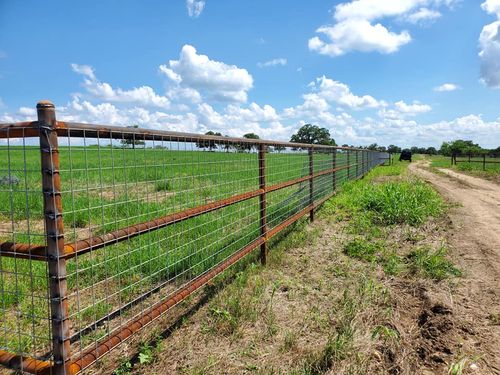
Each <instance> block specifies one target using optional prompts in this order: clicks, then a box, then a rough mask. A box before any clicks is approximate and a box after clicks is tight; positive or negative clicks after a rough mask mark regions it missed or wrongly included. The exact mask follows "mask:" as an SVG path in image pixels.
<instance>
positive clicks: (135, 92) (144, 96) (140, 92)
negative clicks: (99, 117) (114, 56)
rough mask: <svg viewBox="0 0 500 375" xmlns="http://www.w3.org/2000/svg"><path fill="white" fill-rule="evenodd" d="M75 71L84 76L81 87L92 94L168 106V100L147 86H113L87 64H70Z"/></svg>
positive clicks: (102, 97)
mask: <svg viewBox="0 0 500 375" xmlns="http://www.w3.org/2000/svg"><path fill="white" fill-rule="evenodd" d="M71 68H72V69H73V71H74V72H75V73H78V74H81V75H83V76H84V81H83V87H84V88H85V89H86V91H87V93H89V94H91V95H92V96H94V97H96V98H99V99H102V100H105V101H108V102H117V103H136V104H141V105H145V106H152V107H160V108H168V107H169V105H170V100H169V99H168V98H167V97H165V96H161V95H158V94H156V93H155V91H154V90H153V89H152V88H151V87H149V86H141V87H136V88H133V89H131V90H123V89H121V88H116V89H115V88H113V87H112V86H111V85H110V84H109V83H106V82H101V81H99V80H98V79H97V77H96V75H95V72H94V69H93V68H92V67H91V66H89V65H78V64H71Z"/></svg>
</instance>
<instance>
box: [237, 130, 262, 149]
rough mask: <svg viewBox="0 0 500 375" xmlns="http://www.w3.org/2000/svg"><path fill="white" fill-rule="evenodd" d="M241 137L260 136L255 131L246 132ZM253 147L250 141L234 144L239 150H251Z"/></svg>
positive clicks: (252, 137)
mask: <svg viewBox="0 0 500 375" xmlns="http://www.w3.org/2000/svg"><path fill="white" fill-rule="evenodd" d="M243 138H247V139H260V137H259V136H258V135H257V134H255V133H247V134H243ZM253 147H254V145H252V144H251V143H242V144H239V145H237V146H236V148H237V149H238V150H239V151H245V150H246V151H249V152H250V151H251V150H252V148H253Z"/></svg>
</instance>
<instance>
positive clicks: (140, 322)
mask: <svg viewBox="0 0 500 375" xmlns="http://www.w3.org/2000/svg"><path fill="white" fill-rule="evenodd" d="M262 243H264V239H263V238H262V237H259V238H258V239H256V240H254V241H253V242H251V243H250V244H248V245H247V246H245V247H244V248H242V249H241V250H239V251H237V252H236V253H234V254H233V255H231V256H230V257H229V258H228V259H226V260H225V261H224V262H222V263H220V264H219V265H217V266H215V267H214V268H212V269H211V270H210V271H208V272H206V273H205V274H203V275H201V276H198V277H197V278H196V279H194V280H192V281H190V282H189V283H187V284H186V285H185V286H184V287H182V288H181V289H180V290H179V291H178V292H177V293H175V294H174V295H172V296H171V297H170V298H168V299H167V300H165V301H163V302H160V303H158V304H156V305H154V306H153V307H152V308H150V309H149V310H147V311H145V312H144V313H143V315H141V317H139V318H138V319H136V320H135V321H133V322H131V323H130V324H128V325H127V327H123V328H121V329H120V330H118V331H117V332H115V333H113V334H111V335H110V336H109V337H108V338H107V339H106V340H104V341H102V342H100V343H99V344H98V345H97V346H96V347H95V348H94V347H93V348H92V349H90V350H89V351H87V352H86V353H84V354H82V355H81V356H80V357H79V359H77V360H75V361H74V362H72V363H71V365H70V366H71V368H72V369H75V370H76V369H78V371H81V370H83V369H85V368H86V367H88V366H90V365H91V364H92V363H94V362H95V361H96V360H97V359H99V358H101V357H102V356H103V355H105V354H106V353H108V352H109V351H110V350H111V349H113V348H114V347H116V346H117V345H118V344H120V343H121V342H123V341H125V340H126V339H128V338H129V337H130V336H131V335H132V334H134V333H135V332H137V331H139V330H140V329H142V328H143V327H145V326H146V325H148V324H149V323H150V322H151V321H153V320H154V319H156V318H158V317H159V316H160V315H162V314H163V313H165V312H166V311H167V310H169V309H170V308H172V307H173V306H175V305H177V304H178V303H179V302H181V301H182V300H184V299H185V298H186V297H188V296H190V295H191V294H192V293H193V292H195V291H196V290H198V289H199V288H201V287H202V286H203V285H205V284H206V283H207V282H208V281H210V280H211V279H213V278H214V277H215V276H217V275H218V274H220V273H221V272H222V271H224V270H226V269H227V268H229V267H230V266H232V265H233V264H234V263H236V262H237V261H239V260H240V259H241V258H243V257H244V256H245V255H247V254H248V253H250V252H251V251H252V250H254V249H255V248H256V247H258V246H260V245H261V244H262Z"/></svg>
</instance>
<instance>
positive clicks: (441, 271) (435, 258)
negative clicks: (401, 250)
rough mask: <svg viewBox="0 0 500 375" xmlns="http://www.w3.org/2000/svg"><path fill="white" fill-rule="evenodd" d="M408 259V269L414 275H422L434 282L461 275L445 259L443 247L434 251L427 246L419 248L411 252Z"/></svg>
mask: <svg viewBox="0 0 500 375" xmlns="http://www.w3.org/2000/svg"><path fill="white" fill-rule="evenodd" d="M408 259H409V260H410V268H411V270H412V271H413V272H414V273H417V274H423V275H424V276H426V277H429V278H432V279H435V280H443V279H445V278H447V277H449V276H461V275H462V272H461V271H460V270H459V269H458V268H456V267H455V266H454V265H453V263H451V262H450V261H449V260H448V259H446V248H445V247H444V246H441V247H440V248H439V249H437V250H435V251H433V250H432V248H430V247H428V246H424V247H420V248H418V249H415V250H414V251H412V252H411V253H410V254H409V256H408Z"/></svg>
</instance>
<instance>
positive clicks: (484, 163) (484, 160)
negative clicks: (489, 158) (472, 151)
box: [483, 154, 486, 171]
mask: <svg viewBox="0 0 500 375" xmlns="http://www.w3.org/2000/svg"><path fill="white" fill-rule="evenodd" d="M485 170H486V154H483V171H485Z"/></svg>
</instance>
